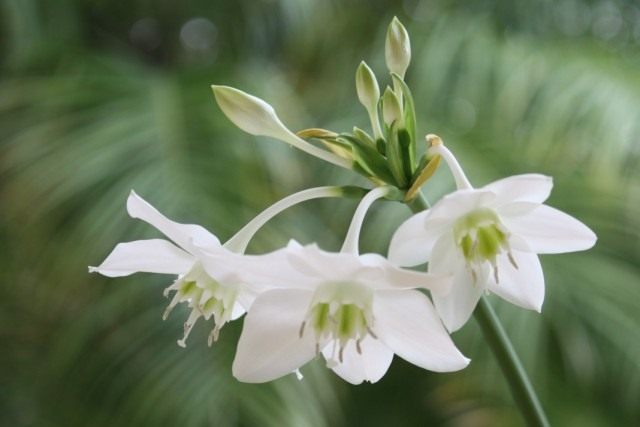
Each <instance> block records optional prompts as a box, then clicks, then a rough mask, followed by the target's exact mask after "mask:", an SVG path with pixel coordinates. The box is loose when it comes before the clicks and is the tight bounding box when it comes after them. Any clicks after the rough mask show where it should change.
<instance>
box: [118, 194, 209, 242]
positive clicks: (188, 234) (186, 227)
mask: <svg viewBox="0 0 640 427" xmlns="http://www.w3.org/2000/svg"><path fill="white" fill-rule="evenodd" d="M127 211H128V212H129V215H131V217H132V218H138V219H141V220H143V221H145V222H147V223H149V224H151V225H153V226H154V227H155V228H157V229H158V230H160V231H161V232H162V233H163V234H164V235H165V236H167V237H168V238H170V239H171V240H173V241H174V242H175V243H176V244H178V246H181V247H182V248H183V249H184V250H186V251H188V252H193V251H194V246H193V244H192V240H198V244H199V245H200V246H205V245H207V246H208V245H210V246H211V247H216V246H220V242H219V241H218V238H217V237H216V236H214V235H213V234H211V233H210V232H208V231H207V230H206V229H204V228H203V227H201V226H199V225H195V224H180V223H177V222H174V221H171V220H170V219H168V218H167V217H165V216H164V215H162V214H161V213H160V212H158V210H157V209H156V208H154V207H153V206H151V205H150V204H149V203H148V202H147V201H146V200H144V199H143V198H142V197H140V196H138V195H137V194H136V193H135V192H134V191H131V194H130V195H129V198H128V199H127Z"/></svg>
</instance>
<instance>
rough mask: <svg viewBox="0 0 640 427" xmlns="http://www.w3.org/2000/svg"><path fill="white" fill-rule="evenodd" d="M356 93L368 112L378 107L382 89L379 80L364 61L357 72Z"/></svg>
mask: <svg viewBox="0 0 640 427" xmlns="http://www.w3.org/2000/svg"><path fill="white" fill-rule="evenodd" d="M356 91H357V92H358V99H359V100H360V103H362V105H364V108H366V109H367V111H371V110H373V109H375V108H376V106H377V105H378V98H380V88H379V87H378V80H377V79H376V76H375V74H373V71H372V70H371V68H369V66H368V65H367V64H366V63H365V62H364V61H362V62H361V63H360V65H359V66H358V69H357V70H356Z"/></svg>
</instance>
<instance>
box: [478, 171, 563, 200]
mask: <svg viewBox="0 0 640 427" xmlns="http://www.w3.org/2000/svg"><path fill="white" fill-rule="evenodd" d="M552 188H553V178H551V177H550V176H546V175H540V174H536V173H529V174H524V175H515V176H510V177H508V178H503V179H500V180H498V181H494V182H492V183H491V184H487V185H485V186H484V187H482V190H489V191H492V192H494V193H496V195H497V196H498V197H497V198H496V200H495V202H494V203H495V204H497V205H502V204H505V203H510V202H515V201H520V202H535V203H543V202H544V201H545V200H547V198H548V197H549V194H551V189H552Z"/></svg>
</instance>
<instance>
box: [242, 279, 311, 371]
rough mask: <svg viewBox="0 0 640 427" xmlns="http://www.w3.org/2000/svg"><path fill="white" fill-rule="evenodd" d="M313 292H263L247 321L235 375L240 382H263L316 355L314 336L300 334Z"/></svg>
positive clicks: (298, 365) (243, 330)
mask: <svg viewBox="0 0 640 427" xmlns="http://www.w3.org/2000/svg"><path fill="white" fill-rule="evenodd" d="M312 296H313V293H312V292H310V291H306V290H299V289H275V290H271V291H268V292H265V293H264V294H262V295H260V296H259V297H258V298H256V300H255V301H254V303H253V305H252V306H251V310H250V311H249V312H248V313H247V316H246V317H245V320H244V327H243V329H242V334H241V335H240V340H239V341H238V349H237V352H236V357H235V359H234V361H233V367H232V370H233V375H234V376H235V377H236V378H237V379H238V380H240V381H243V382H249V383H262V382H266V381H271V380H274V379H276V378H279V377H281V376H283V375H287V374H290V373H291V372H293V371H294V370H296V369H298V368H299V367H301V366H302V365H304V364H305V363H307V362H308V361H310V360H311V359H313V357H314V356H315V336H314V334H313V333H312V331H311V330H306V331H305V333H304V334H303V336H302V338H301V337H300V326H301V325H302V322H303V321H304V319H305V316H306V313H307V310H308V308H309V304H310V303H311V298H312Z"/></svg>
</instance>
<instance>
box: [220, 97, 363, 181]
mask: <svg viewBox="0 0 640 427" xmlns="http://www.w3.org/2000/svg"><path fill="white" fill-rule="evenodd" d="M211 89H213V95H214V96H215V97H216V102H217V103H218V105H219V106H220V108H221V109H222V112H223V113H224V114H225V115H226V116H227V117H228V118H229V120H231V121H232V122H233V124H235V125H236V126H238V127H239V128H240V129H242V130H243V131H245V132H247V133H250V134H251V135H256V136H268V137H271V138H275V139H279V140H281V141H284V142H286V143H288V144H291V145H292V146H294V147H296V148H298V149H300V150H302V151H304V152H306V153H309V154H311V155H312V156H315V157H318V158H320V159H322V160H325V161H327V162H329V163H333V164H335V165H338V166H341V167H343V168H347V169H351V162H350V161H349V160H347V159H344V158H341V157H339V156H337V155H335V154H334V153H330V152H328V151H325V150H322V149H321V148H318V147H316V146H315V145H313V144H309V143H308V142H307V141H305V140H303V139H301V138H300V137H299V136H297V135H295V134H294V133H293V132H291V131H290V130H289V129H287V127H286V126H285V125H283V124H282V122H281V121H280V119H279V118H278V116H277V115H276V112H275V110H274V109H273V107H272V106H271V105H269V104H267V103H266V102H265V101H263V100H262V99H260V98H257V97H255V96H253V95H249V94H248V93H244V92H243V91H241V90H238V89H235V88H232V87H229V86H216V85H212V86H211Z"/></svg>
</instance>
